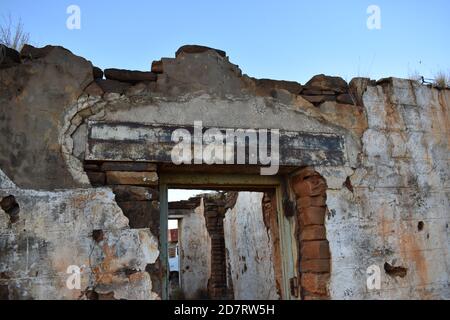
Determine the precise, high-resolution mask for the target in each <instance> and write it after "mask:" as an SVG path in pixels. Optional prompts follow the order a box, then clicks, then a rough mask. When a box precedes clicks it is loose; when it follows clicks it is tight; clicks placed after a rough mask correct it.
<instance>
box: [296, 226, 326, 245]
mask: <svg viewBox="0 0 450 320" xmlns="http://www.w3.org/2000/svg"><path fill="white" fill-rule="evenodd" d="M300 240H302V241H303V240H326V230H325V227H324V226H320V225H311V226H304V227H303V228H302V230H300Z"/></svg>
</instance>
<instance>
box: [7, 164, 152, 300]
mask: <svg viewBox="0 0 450 320" xmlns="http://www.w3.org/2000/svg"><path fill="white" fill-rule="evenodd" d="M10 195H12V196H14V197H15V200H16V202H17V204H18V205H19V211H18V212H17V214H16V215H15V218H16V219H15V220H14V221H12V220H11V216H10V215H9V214H8V213H7V212H5V211H3V210H2V209H0V296H1V298H2V299H86V298H88V299H97V298H100V299H102V298H105V297H108V298H115V299H150V298H153V299H155V298H157V295H156V294H154V293H153V292H152V283H151V280H150V275H149V274H148V273H147V272H146V267H147V265H150V264H152V263H155V261H156V259H157V257H158V255H159V251H158V242H157V239H155V238H154V237H153V235H152V234H151V233H150V230H148V229H130V228H129V226H128V219H127V218H126V217H125V216H124V215H123V214H122V211H121V210H120V208H119V207H118V206H117V204H116V203H115V201H114V195H113V193H112V192H111V190H109V189H73V190H67V191H52V192H50V191H34V190H25V189H20V188H17V187H15V186H14V185H13V184H12V183H11V182H10V181H8V180H7V178H6V176H5V175H3V173H0V199H4V198H5V197H7V196H10ZM2 204H3V203H2ZM72 265H74V266H78V267H80V268H81V273H80V282H81V287H80V288H79V289H77V288H74V289H73V288H72V289H73V290H72V289H70V288H68V287H67V286H66V282H67V280H68V279H69V277H70V276H71V274H70V273H67V272H68V267H69V266H72Z"/></svg>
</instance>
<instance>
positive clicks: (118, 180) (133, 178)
mask: <svg viewBox="0 0 450 320" xmlns="http://www.w3.org/2000/svg"><path fill="white" fill-rule="evenodd" d="M106 182H107V183H108V184H110V185H113V184H125V185H137V186H156V185H158V174H157V173H156V172H127V171H107V172H106Z"/></svg>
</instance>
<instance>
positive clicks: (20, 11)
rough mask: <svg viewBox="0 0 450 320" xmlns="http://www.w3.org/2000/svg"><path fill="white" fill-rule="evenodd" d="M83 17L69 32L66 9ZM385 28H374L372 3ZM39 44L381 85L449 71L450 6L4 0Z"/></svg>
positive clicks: (349, 0)
mask: <svg viewBox="0 0 450 320" xmlns="http://www.w3.org/2000/svg"><path fill="white" fill-rule="evenodd" d="M71 4H75V5H78V6H79V7H80V9H81V29H80V30H68V29H67V28H66V20H67V18H68V16H69V15H68V14H67V13H66V8H67V7H68V6H69V5H71ZM372 4H375V5H378V6H379V7H380V9H381V29H380V30H369V29H368V28H367V27H366V20H367V18H368V17H369V14H367V13H366V10H367V7H368V6H369V5H372ZM0 13H1V14H2V15H5V14H9V13H10V14H11V15H12V16H13V17H14V18H19V17H20V18H21V19H22V21H23V23H24V25H25V28H26V29H27V30H28V31H29V32H30V34H31V42H32V44H34V45H37V46H43V45H45V44H58V45H62V46H64V47H66V48H68V49H69V50H71V51H72V52H74V53H75V54H78V55H81V56H83V57H85V58H87V59H89V60H91V61H93V63H94V64H96V65H98V66H100V67H102V68H107V67H118V68H127V69H136V70H148V69H149V68H150V64H151V62H152V60H157V59H159V58H160V57H173V56H174V53H175V51H176V50H177V48H178V47H180V46H181V45H183V44H202V45H207V46H211V47H216V48H220V49H223V50H225V51H226V52H227V53H228V55H229V57H230V60H231V61H232V62H233V63H236V64H238V65H239V66H240V67H241V69H242V70H243V72H244V73H246V74H248V75H250V76H255V77H259V78H273V79H286V80H296V81H299V82H301V83H305V82H306V81H307V80H309V78H311V77H312V76H313V75H315V74H318V73H325V74H329V75H340V76H342V77H343V78H344V79H346V80H350V79H351V78H352V77H354V76H370V77H371V78H373V79H379V78H381V77H386V76H398V77H407V76H408V75H409V74H411V73H413V72H414V71H417V72H418V73H420V74H423V75H425V76H426V77H432V76H433V74H435V73H436V72H437V71H439V70H443V71H448V70H450V63H449V62H450V61H449V56H450V55H449V51H450V50H449V49H450V41H449V40H448V39H449V36H448V32H449V31H450V19H449V14H450V1H448V0H428V1H425V0H423V1H414V0H388V1H385V0H371V1H365V0H359V1H353V0H342V1H320V0H316V1H299V0H297V1H283V0H277V1H275V0H272V1H265V0H257V1H256V0H255V1H253V0H248V1H244V0H240V1H220V2H219V1H211V0H209V1H202V0H191V1H186V0H184V1H181V0H180V1H178V0H176V1H175V0H172V1H134V0H128V1H111V0H110V1H100V0H97V1H93V0H90V1H87V0H86V1H85V0H72V1H64V0H63V1H55V0H40V1H32V0H21V1H17V0H1V3H0Z"/></svg>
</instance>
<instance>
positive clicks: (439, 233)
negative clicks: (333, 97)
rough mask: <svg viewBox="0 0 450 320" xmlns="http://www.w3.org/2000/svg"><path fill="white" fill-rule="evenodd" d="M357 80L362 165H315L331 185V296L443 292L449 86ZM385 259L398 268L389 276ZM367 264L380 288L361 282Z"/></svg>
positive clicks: (447, 273)
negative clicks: (364, 122)
mask: <svg viewBox="0 0 450 320" xmlns="http://www.w3.org/2000/svg"><path fill="white" fill-rule="evenodd" d="M356 82H357V83H358V85H359V86H360V87H363V89H364V91H363V94H362V99H363V102H364V106H365V113H366V115H367V119H368V129H367V130H366V131H365V132H364V134H363V136H362V138H361V139H362V144H363V148H362V150H361V165H360V166H359V167H358V168H356V170H353V169H352V170H351V169H350V168H334V169H332V168H320V169H319V171H320V172H321V173H322V175H323V176H324V177H325V178H326V179H327V183H328V187H329V190H328V192H327V196H328V200H327V204H328V209H329V214H328V218H327V221H326V228H327V239H328V240H329V243H330V248H331V256H332V276H331V282H330V294H331V297H332V298H338V299H407V298H416V299H433V298H441V299H442V298H445V299H448V298H450V287H449V282H450V278H449V277H450V254H449V252H450V251H449V249H450V247H449V245H450V238H449V220H450V203H449V195H450V192H449V191H450V189H449V187H450V185H449V175H450V166H449V154H450V153H449V150H450V145H449V142H450V130H449V129H450V121H449V120H450V118H449V111H450V109H449V106H450V105H449V103H450V90H437V89H432V88H429V87H426V86H422V85H419V84H417V83H415V82H413V81H409V80H401V79H387V80H385V81H381V82H378V83H377V84H374V83H372V84H370V85H368V86H367V87H365V86H364V82H366V83H367V81H361V80H357V81H356ZM347 176H348V177H349V180H348V181H347V183H345V181H346V177H347ZM344 183H345V185H346V186H347V187H343V185H344ZM386 262H387V263H389V264H390V265H393V266H400V267H404V268H406V269H407V270H406V275H405V276H404V277H399V276H394V275H389V274H388V273H387V272H386V270H384V265H385V263H386ZM370 265H377V266H378V267H379V268H380V269H381V289H380V290H374V291H368V290H367V288H366V278H367V275H366V269H367V268H368V267H369V266H370ZM387 267H388V266H387ZM387 269H389V267H388V268H387Z"/></svg>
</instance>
